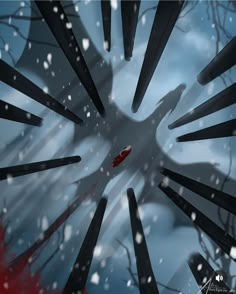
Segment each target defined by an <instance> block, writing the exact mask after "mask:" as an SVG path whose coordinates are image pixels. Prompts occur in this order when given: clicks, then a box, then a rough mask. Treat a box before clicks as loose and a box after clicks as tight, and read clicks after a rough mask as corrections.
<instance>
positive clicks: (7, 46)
mask: <svg viewBox="0 0 236 294" xmlns="http://www.w3.org/2000/svg"><path fill="white" fill-rule="evenodd" d="M4 49H5V51H6V52H8V51H9V44H7V43H6V44H5V45H4Z"/></svg>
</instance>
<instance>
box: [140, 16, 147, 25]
mask: <svg viewBox="0 0 236 294" xmlns="http://www.w3.org/2000/svg"><path fill="white" fill-rule="evenodd" d="M141 22H142V25H143V26H144V25H145V24H146V16H145V15H143V16H142V18H141Z"/></svg>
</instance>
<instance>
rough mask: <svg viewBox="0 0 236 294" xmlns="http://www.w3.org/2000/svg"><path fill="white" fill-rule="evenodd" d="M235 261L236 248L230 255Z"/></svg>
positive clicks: (233, 248)
mask: <svg viewBox="0 0 236 294" xmlns="http://www.w3.org/2000/svg"><path fill="white" fill-rule="evenodd" d="M229 255H230V256H231V257H232V258H233V259H236V247H231V250H230V254H229Z"/></svg>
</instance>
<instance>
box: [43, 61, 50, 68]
mask: <svg viewBox="0 0 236 294" xmlns="http://www.w3.org/2000/svg"><path fill="white" fill-rule="evenodd" d="M43 67H44V69H48V68H49V64H48V63H47V61H44V62H43Z"/></svg>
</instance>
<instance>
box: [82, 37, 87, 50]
mask: <svg viewBox="0 0 236 294" xmlns="http://www.w3.org/2000/svg"><path fill="white" fill-rule="evenodd" d="M82 45H83V48H84V50H85V51H86V50H88V48H89V39H85V38H84V39H82Z"/></svg>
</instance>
